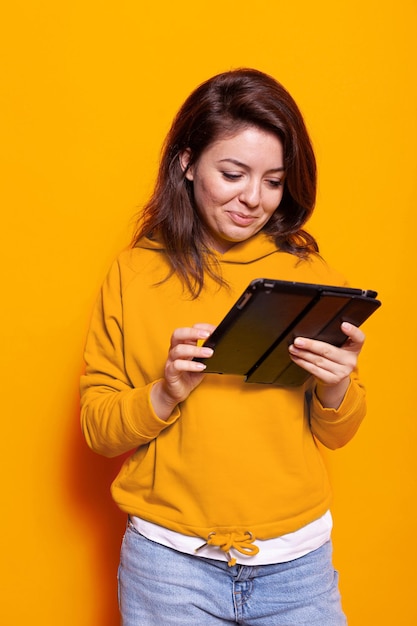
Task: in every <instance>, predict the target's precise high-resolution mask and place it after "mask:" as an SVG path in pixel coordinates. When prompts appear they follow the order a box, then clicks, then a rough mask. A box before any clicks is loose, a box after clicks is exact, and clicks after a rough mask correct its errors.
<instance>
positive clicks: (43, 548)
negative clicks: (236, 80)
mask: <svg viewBox="0 0 417 626" xmlns="http://www.w3.org/2000/svg"><path fill="white" fill-rule="evenodd" d="M2 13H3V15H2V18H1V21H0V29H1V31H2V32H1V33H0V35H1V36H0V59H1V64H2V69H1V80H0V150H1V155H0V172H1V177H2V184H1V188H0V189H1V190H0V193H1V207H2V213H1V215H2V218H1V219H2V227H1V238H2V242H1V247H0V249H1V254H2V261H1V271H2V278H1V283H2V293H3V297H2V306H1V310H0V315H1V329H2V349H1V361H2V372H1V383H2V384H1V388H2V412H1V413H2V436H1V438H0V441H1V443H0V445H1V457H0V458H1V462H2V470H1V478H2V486H1V491H2V518H1V519H2V530H1V535H0V539H1V559H2V568H1V572H0V576H1V585H0V588H1V590H2V600H1V603H0V622H1V623H2V624H10V625H11V624H13V626H20V625H22V626H23V624H31V625H39V626H49V625H51V626H52V625H55V624H59V625H60V626H74V625H77V626H114V625H115V624H117V623H118V616H117V615H118V614H117V603H116V569H117V562H118V551H119V545H120V541H121V536H122V533H123V527H124V518H123V515H122V514H120V513H119V512H118V511H117V510H116V508H115V506H114V505H113V503H112V502H111V500H110V496H109V484H110V482H111V479H112V477H113V476H114V475H115V473H116V471H117V468H118V466H119V463H120V460H118V459H116V460H106V459H102V458H100V457H98V456H95V455H94V454H93V453H92V452H90V451H89V450H88V449H87V448H86V446H85V444H84V442H83V440H82V438H81V435H80V431H79V418H78V378H79V374H80V372H81V369H82V349H83V344H84V339H85V333H86V329H87V325H88V319H89V315H90V311H91V307H92V304H93V301H94V299H95V297H96V294H97V290H98V289H99V286H100V284H101V282H102V280H103V278H104V275H105V273H106V271H107V269H108V266H109V264H110V262H111V260H112V259H113V257H114V256H115V255H116V254H117V253H118V252H119V250H120V249H121V248H123V247H124V246H125V245H126V244H127V243H128V241H129V239H130V235H131V232H132V218H133V216H134V215H135V213H136V211H137V208H138V207H139V206H140V205H141V203H143V201H144V200H145V199H146V198H147V196H148V194H149V192H150V189H151V187H152V183H153V180H154V175H155V170H156V167H157V162H158V157H159V150H160V145H161V142H162V140H163V137H164V136H165V133H166V131H167V129H168V126H169V123H170V121H171V119H172V117H173V115H174V113H175V112H176V110H177V108H178V106H179V105H180V103H181V102H182V101H183V99H184V98H185V97H186V96H187V95H188V93H189V92H190V90H191V89H193V88H194V87H195V86H196V85H197V84H198V83H199V82H201V81H202V80H204V79H206V78H207V77H209V76H211V75H212V74H214V73H217V72H219V71H223V70H227V69H230V68H233V67H237V66H242V65H248V66H253V67H257V68H259V69H261V70H263V71H266V72H269V73H271V74H273V75H274V76H275V77H277V78H278V79H279V80H280V81H281V82H283V84H284V85H285V86H286V87H287V88H288V89H289V90H290V92H291V93H292V94H293V95H294V97H295V99H296V100H297V102H298V103H299V105H300V107H301V109H302V110H303V112H304V114H305V117H306V121H307V124H308V127H309V129H310V131H311V135H312V137H313V140H314V144H315V147H316V152H317V157H318V163H319V172H320V189H319V201H318V205H317V210H316V214H315V216H314V217H313V219H312V221H311V224H310V230H311V231H312V232H313V233H314V234H315V235H316V236H317V237H318V239H319V242H320V244H321V249H322V252H323V254H324V255H325V257H326V258H327V259H328V260H329V262H330V263H331V264H332V265H334V266H336V267H337V268H339V269H340V270H342V271H343V272H344V273H345V274H346V275H347V276H348V278H349V279H350V282H351V284H352V285H354V286H358V287H366V288H373V289H377V290H378V291H379V294H380V297H381V299H382V300H383V307H382V309H380V310H379V311H378V312H377V313H376V314H375V316H374V317H373V318H372V319H371V320H369V321H368V322H367V324H366V332H367V335H368V341H367V344H366V346H365V349H364V353H363V356H362V361H361V363H362V377H363V379H364V381H365V383H366V385H367V387H368V390H369V414H368V417H367V420H366V422H365V424H364V425H363V427H362V428H361V430H360V432H359V433H358V435H357V436H356V438H355V440H354V441H353V442H351V444H350V445H349V446H347V447H346V448H345V449H343V450H340V451H337V452H332V453H326V458H327V461H328V464H329V469H330V472H331V475H332V482H333V485H334V490H335V498H334V506H333V514H334V519H335V531H334V542H335V562H336V566H337V568H338V569H340V571H341V590H342V594H343V601H344V606H345V610H346V612H347V614H348V616H349V620H350V621H349V624H350V626H370V625H374V624H378V625H379V626H381V625H382V624H387V625H388V624H389V625H392V624H401V626H411V625H414V624H416V623H417V608H416V603H415V598H414V595H415V562H416V557H417V554H416V542H415V526H416V516H415V499H416V479H415V477H416V454H415V445H416V444H415V442H416V440H417V420H416V417H417V416H416V409H415V399H414V396H415V390H414V388H413V387H414V384H415V380H416V373H417V372H416V348H417V342H416V322H415V318H416V313H415V308H416V305H417V302H416V289H415V283H416V271H415V267H416V260H415V254H416V242H415V234H416V226H417V225H416V211H415V207H416V200H417V190H416V174H417V171H416V170H417V159H416V142H417V124H416V111H417V106H416V104H417V102H416V100H417V97H416V96H417V89H416V74H415V68H416V56H417V55H416V37H415V33H416V26H417V20H416V13H417V5H416V2H415V0H409V1H407V0H395V1H394V0H378V1H376V0H368V1H367V2H363V0H351V1H350V2H344V1H343V2H337V3H336V2H330V0H328V1H327V2H324V1H320V0H318V2H315V3H312V2H310V1H307V0H298V1H297V0H294V2H286V3H282V2H279V1H275V2H271V1H270V0H268V1H266V0H259V1H258V2H255V3H252V4H248V3H243V4H242V3H240V4H239V3H235V2H233V3H232V2H228V1H227V0H211V2H189V0H186V1H184V2H181V3H166V4H165V3H164V4H162V5H161V4H159V3H145V2H141V1H140V0H139V1H138V0H136V1H135V2H133V0H120V1H119V2H118V3H110V2H106V1H105V0H104V2H98V1H97V0H90V1H87V2H85V1H84V2H80V0H72V1H71V2H68V1H67V0H64V1H63V2H59V3H57V2H52V0H39V1H37V2H34V1H32V2H31V1H29V0H27V1H23V0H15V1H14V2H13V3H11V2H10V3H8V7H7V8H3V11H2ZM401 292H402V293H404V294H405V295H404V297H403V298H400V297H399V296H398V294H399V293H401Z"/></svg>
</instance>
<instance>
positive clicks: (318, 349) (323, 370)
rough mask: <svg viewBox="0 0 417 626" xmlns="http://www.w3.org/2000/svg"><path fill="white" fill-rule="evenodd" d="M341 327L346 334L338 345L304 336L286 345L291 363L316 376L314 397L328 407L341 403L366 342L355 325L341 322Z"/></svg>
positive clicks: (336, 406) (334, 406)
mask: <svg viewBox="0 0 417 626" xmlns="http://www.w3.org/2000/svg"><path fill="white" fill-rule="evenodd" d="M341 329H342V331H343V332H344V333H345V335H346V336H347V341H346V342H345V343H344V344H343V346H342V347H341V348H337V347H336V346H332V345H331V344H329V343H325V342H323V341H316V340H314V339H307V338H305V337H297V338H296V339H295V340H294V343H293V344H292V345H291V346H290V347H289V352H290V356H291V358H292V360H293V361H294V363H296V364H297V365H299V366H300V367H302V368H303V369H305V370H306V371H307V372H309V373H310V374H311V375H312V376H314V377H315V378H316V381H317V387H316V393H317V396H318V397H319V400H320V401H321V403H322V404H323V406H326V407H329V408H338V406H339V405H340V403H341V402H342V400H343V398H344V395H345V393H346V391H347V388H348V387H349V384H350V375H351V373H352V372H353V370H354V369H355V368H356V366H357V363H358V357H359V353H360V351H361V349H362V346H363V344H364V341H365V335H364V333H363V332H362V331H361V330H360V329H359V328H357V327H356V326H353V325H352V324H349V323H348V322H343V324H342V325H341Z"/></svg>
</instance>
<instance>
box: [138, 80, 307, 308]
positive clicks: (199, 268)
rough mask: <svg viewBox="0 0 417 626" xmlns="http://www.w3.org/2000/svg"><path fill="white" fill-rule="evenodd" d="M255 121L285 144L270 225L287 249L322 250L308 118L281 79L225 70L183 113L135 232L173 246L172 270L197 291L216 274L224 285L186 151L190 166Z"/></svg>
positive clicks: (199, 90) (300, 254)
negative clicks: (308, 226)
mask: <svg viewBox="0 0 417 626" xmlns="http://www.w3.org/2000/svg"><path fill="white" fill-rule="evenodd" d="M248 126H256V127H258V128H260V129H262V130H266V131H268V132H271V133H273V134H275V135H276V136H277V137H278V138H279V139H280V141H281V142H282V145H283V150H284V167H285V185H284V192H283V197H282V200H281V202H280V204H279V206H278V207H277V209H276V211H275V213H274V214H273V215H272V217H271V218H270V219H269V221H268V222H267V224H265V226H264V227H263V231H264V232H265V233H267V234H268V235H269V236H270V237H271V238H272V239H273V240H274V241H275V244H276V246H277V248H279V249H280V250H283V251H285V252H289V253H291V254H294V255H296V256H298V257H306V256H308V255H309V254H310V253H313V252H318V246H317V243H316V241H315V239H314V238H313V237H312V236H311V235H310V234H309V233H307V232H306V231H305V230H303V225H304V224H305V222H306V221H307V220H308V218H309V217H310V216H311V214H312V212H313V209H314V205H315V200H316V188H317V172H316V160H315V157H314V151H313V147H312V144H311V140H310V137H309V135H308V132H307V129H306V126H305V123H304V120H303V116H302V114H301V112H300V110H299V108H298V106H297V104H296V103H295V101H294V99H293V98H292V96H291V95H290V94H289V93H288V91H287V90H286V89H285V88H284V87H283V86H282V85H281V84H280V83H279V82H277V81H276V80H275V79H274V78H272V77H271V76H269V75H267V74H264V73H263V72H260V71H258V70H255V69H250V68H242V69H236V70H231V71H229V72H224V73H222V74H218V75H216V76H214V77H212V78H210V79H209V80H207V81H205V82H204V83H202V84H201V85H200V86H199V87H197V88H196V89H195V90H194V91H193V92H192V93H191V94H190V96H189V97H188V98H187V99H186V101H185V102H184V104H183V105H182V107H181V108H180V110H179V111H178V113H177V115H176V117H175V119H174V121H173V123H172V126H171V129H170V131H169V133H168V135H167V137H166V139H165V142H164V146H163V150H162V156H161V162H160V167H159V172H158V176H157V180H156V184H155V188H154V192H153V194H152V196H151V198H150V199H149V201H148V202H147V204H146V205H145V206H144V208H143V210H142V212H141V214H140V216H139V218H138V221H137V224H136V229H135V233H134V236H133V241H132V245H133V246H136V245H137V244H138V242H139V240H140V239H141V238H142V237H144V236H145V237H148V238H157V239H158V240H161V241H162V243H163V244H164V246H165V248H166V253H167V255H168V258H169V261H170V265H171V268H172V273H174V272H175V273H176V274H177V275H178V276H179V277H180V279H181V280H182V281H183V284H184V285H185V286H186V287H187V288H188V289H189V291H190V292H191V294H192V296H193V297H197V296H198V294H199V293H200V291H201V289H202V287H203V284H204V274H205V272H208V273H209V274H210V275H211V276H213V277H214V278H215V280H217V282H219V284H224V283H223V280H222V277H221V274H220V271H219V267H218V264H216V262H215V258H214V255H213V253H212V252H211V251H210V249H209V248H208V247H207V245H206V232H205V227H204V224H203V222H202V221H201V219H200V217H199V214H198V211H197V210H196V207H195V203H194V196H193V186H192V182H190V181H188V180H187V179H186V177H185V172H184V170H183V168H182V167H181V162H180V156H181V155H182V153H183V152H184V151H185V150H188V151H189V153H190V155H191V156H190V161H189V163H188V167H190V166H191V165H193V164H194V163H196V162H197V161H198V159H199V158H200V156H201V155H202V153H203V152H204V150H206V149H207V148H208V147H209V146H210V145H211V144H212V143H214V142H215V141H217V140H218V139H220V138H225V137H228V136H232V135H234V134H236V133H237V132H239V131H240V130H242V129H244V128H247V127H248Z"/></svg>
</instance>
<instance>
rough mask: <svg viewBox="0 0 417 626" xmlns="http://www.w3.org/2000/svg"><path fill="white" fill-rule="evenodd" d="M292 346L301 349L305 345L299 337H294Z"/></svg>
mask: <svg viewBox="0 0 417 626" xmlns="http://www.w3.org/2000/svg"><path fill="white" fill-rule="evenodd" d="M294 344H295V345H296V346H298V347H299V348H302V347H303V346H304V345H305V341H304V339H302V338H301V337H296V338H295V339H294Z"/></svg>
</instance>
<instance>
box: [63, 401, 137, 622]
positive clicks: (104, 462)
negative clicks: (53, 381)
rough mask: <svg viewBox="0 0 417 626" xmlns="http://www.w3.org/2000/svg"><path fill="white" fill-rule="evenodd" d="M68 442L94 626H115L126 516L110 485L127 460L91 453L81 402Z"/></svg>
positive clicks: (73, 502) (70, 476) (72, 491)
mask: <svg viewBox="0 0 417 626" xmlns="http://www.w3.org/2000/svg"><path fill="white" fill-rule="evenodd" d="M73 413H74V419H73V420H72V421H71V432H70V437H69V438H68V457H67V464H66V468H65V470H66V477H67V484H68V491H69V497H70V504H71V508H72V510H73V511H74V513H75V515H77V517H79V518H80V519H82V520H83V521H84V523H85V525H86V527H87V528H88V532H89V535H88V541H91V546H92V549H91V553H92V554H93V559H94V563H92V564H91V571H92V572H93V574H92V575H93V577H94V580H93V581H92V585H91V586H92V587H93V588H94V593H95V596H94V597H95V598H97V606H96V607H94V609H95V613H96V614H95V615H94V619H93V622H92V623H94V624H100V626H115V624H119V623H120V616H119V609H118V603H117V568H118V564H119V554H120V545H121V541H122V538H123V534H124V530H125V526H126V515H125V513H123V512H122V511H120V510H119V509H118V508H117V506H116V505H115V503H114V502H113V500H112V497H111V494H110V485H111V483H112V481H113V479H114V478H115V476H116V475H117V473H118V471H119V469H120V467H121V465H122V463H123V461H124V457H117V458H115V459H108V458H105V457H102V456H100V455H98V454H95V453H94V452H92V451H91V450H90V449H89V448H88V446H87V444H86V442H85V440H84V437H83V435H82V433H81V428H80V419H79V402H78V399H77V400H76V403H75V408H74V412H73Z"/></svg>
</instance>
